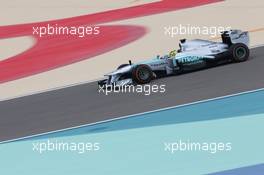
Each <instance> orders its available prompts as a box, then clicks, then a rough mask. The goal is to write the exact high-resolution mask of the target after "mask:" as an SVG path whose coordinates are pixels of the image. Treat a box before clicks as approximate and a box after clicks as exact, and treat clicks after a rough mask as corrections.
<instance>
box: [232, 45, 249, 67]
mask: <svg viewBox="0 0 264 175" xmlns="http://www.w3.org/2000/svg"><path fill="white" fill-rule="evenodd" d="M229 52H230V54H231V56H232V60H233V61H234V62H243V61H246V60H248V58H249V49H248V46H247V45H245V44H243V43H237V44H234V45H232V46H231V47H230V49H229Z"/></svg>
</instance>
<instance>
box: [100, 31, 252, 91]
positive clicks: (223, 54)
mask: <svg viewBox="0 0 264 175" xmlns="http://www.w3.org/2000/svg"><path fill="white" fill-rule="evenodd" d="M221 37H222V42H213V41H207V40H201V39H194V40H186V39H182V40H180V43H179V48H180V49H179V50H178V51H177V52H176V50H174V51H171V52H170V53H169V54H168V55H164V56H162V57H160V56H157V57H155V58H153V59H150V60H147V61H142V62H138V63H133V64H132V63H131V61H129V64H122V65H120V66H119V67H118V68H117V70H115V71H113V72H111V73H109V74H107V75H105V76H106V77H107V78H106V79H103V80H100V81H99V82H98V85H99V86H106V85H110V86H111V85H118V86H124V85H135V84H145V83H149V82H150V81H151V80H153V79H155V78H158V77H163V76H169V75H177V74H181V73H184V72H188V71H193V70H197V69H202V68H207V67H213V66H216V65H220V64H223V63H229V62H243V61H246V60H247V59H248V58H249V54H250V53H249V48H248V45H249V35H248V32H243V31H241V30H230V31H225V32H223V33H222V34H221Z"/></svg>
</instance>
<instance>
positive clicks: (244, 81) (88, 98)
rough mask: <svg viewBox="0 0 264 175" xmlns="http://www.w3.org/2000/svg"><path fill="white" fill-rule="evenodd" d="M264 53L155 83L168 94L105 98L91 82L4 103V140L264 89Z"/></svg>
mask: <svg viewBox="0 0 264 175" xmlns="http://www.w3.org/2000/svg"><path fill="white" fill-rule="evenodd" d="M263 50H264V47H258V48H254V49H251V57H250V60H248V61H247V62H243V63H234V64H227V65H223V66H219V67H215V68H211V69H205V70H201V71H196V72H192V73H188V74H183V75H180V76H171V77H166V78H163V79H159V80H155V81H153V83H154V84H165V85H166V92H165V93H153V94H151V95H149V96H146V95H144V94H142V93H141V94H136V93H119V94H117V93H114V94H110V95H107V96H106V95H105V94H103V93H98V88H97V83H96V82H92V83H88V84H83V85H78V86H74V87H69V88H64V89H59V90H55V91H50V92H45V93H41V94H36V95H31V96H26V97H21V98H16V99H11V100H7V101H2V102H0V141H4V140H9V139H15V138H19V137H24V136H29V135H34V134H40V133H43V132H48V131H53V130H58V129H63V128H68V127H73V126H78V125H83V124H88V123H93V122H99V121H103V120H107V119H113V118H116V117H121V116H125V115H130V114H135V113H141V112H146V111H150V110H156V109H160V108H164V107H170V106H175V105H180V104H185V103H190V102H194V101H200V100H205V99H210V98H215V97H220V96H225V95H230V94H234V93H239V92H243V91H248V90H254V89H259V88H263V87H264V78H263V75H264V54H263ZM263 100H264V99H263ZM237 105H239V104H237ZM208 110H210V109H208Z"/></svg>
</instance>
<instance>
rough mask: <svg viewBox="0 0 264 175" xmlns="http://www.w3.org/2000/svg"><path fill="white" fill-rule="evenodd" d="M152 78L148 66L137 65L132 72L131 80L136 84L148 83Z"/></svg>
mask: <svg viewBox="0 0 264 175" xmlns="http://www.w3.org/2000/svg"><path fill="white" fill-rule="evenodd" d="M152 78H153V72H152V70H151V69H150V67H149V66H147V65H144V64H141V65H137V66H136V67H134V68H133V70H132V79H133V81H135V82H136V83H137V84H146V83H149V82H150V81H151V80H152Z"/></svg>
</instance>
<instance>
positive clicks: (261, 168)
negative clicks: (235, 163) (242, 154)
mask: <svg viewBox="0 0 264 175" xmlns="http://www.w3.org/2000/svg"><path fill="white" fill-rule="evenodd" d="M263 174H264V164H260V165H254V166H249V167H243V168H237V169H233V170H227V171H222V172H218V173H212V174H210V175H263Z"/></svg>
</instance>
